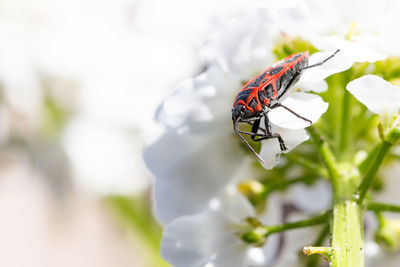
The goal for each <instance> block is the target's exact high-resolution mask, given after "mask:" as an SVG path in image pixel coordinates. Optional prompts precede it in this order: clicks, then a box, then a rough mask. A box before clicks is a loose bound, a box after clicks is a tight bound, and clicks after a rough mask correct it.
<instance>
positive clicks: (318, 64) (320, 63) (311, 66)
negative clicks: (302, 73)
mask: <svg viewBox="0 0 400 267" xmlns="http://www.w3.org/2000/svg"><path fill="white" fill-rule="evenodd" d="M339 51H340V49H338V50H336V51H335V53H333V54H332V55H330V56H329V57H327V58H325V59H324V60H322V61H321V62H318V63H315V64H312V65H310V66H307V67H304V68H303V69H304V70H305V69H310V68H314V67H316V66H321V65H322V64H324V63H325V62H327V61H328V60H329V59H331V58H333V57H334V56H335V55H336V54H337V53H338V52H339Z"/></svg>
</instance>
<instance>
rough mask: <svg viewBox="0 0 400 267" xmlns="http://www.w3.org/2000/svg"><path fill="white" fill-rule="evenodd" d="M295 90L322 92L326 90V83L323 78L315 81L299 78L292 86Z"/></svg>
mask: <svg viewBox="0 0 400 267" xmlns="http://www.w3.org/2000/svg"><path fill="white" fill-rule="evenodd" d="M294 88H296V89H295V91H300V92H301V91H303V92H308V91H312V92H315V93H322V92H325V91H326V90H328V84H327V83H326V81H325V80H321V81H317V82H306V81H303V80H302V79H300V81H299V82H298V83H297V84H296V85H295V86H294Z"/></svg>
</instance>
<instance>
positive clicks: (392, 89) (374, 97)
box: [346, 75, 400, 118]
mask: <svg viewBox="0 0 400 267" xmlns="http://www.w3.org/2000/svg"><path fill="white" fill-rule="evenodd" d="M346 88H347V90H349V92H350V93H351V94H352V95H353V96H354V97H355V98H357V100H358V101H360V102H361V103H363V104H364V105H365V106H367V108H368V109H369V110H371V111H372V112H374V113H376V114H379V115H380V116H381V117H383V118H384V117H386V116H388V115H389V116H390V115H394V114H395V113H397V112H398V111H399V109H400V87H399V86H395V85H393V84H391V83H390V82H388V81H386V80H384V79H382V78H381V77H379V76H376V75H365V76H363V77H361V78H358V79H355V80H354V81H351V82H350V83H349V84H347V86H346Z"/></svg>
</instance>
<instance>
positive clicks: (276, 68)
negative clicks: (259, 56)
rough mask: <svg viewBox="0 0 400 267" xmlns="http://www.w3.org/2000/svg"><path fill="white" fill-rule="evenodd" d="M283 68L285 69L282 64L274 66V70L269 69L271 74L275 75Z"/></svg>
mask: <svg viewBox="0 0 400 267" xmlns="http://www.w3.org/2000/svg"><path fill="white" fill-rule="evenodd" d="M281 70H283V67H282V66H277V67H275V68H273V69H272V70H270V71H269V74H270V75H275V74H278V73H279V72H281Z"/></svg>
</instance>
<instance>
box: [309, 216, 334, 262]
mask: <svg viewBox="0 0 400 267" xmlns="http://www.w3.org/2000/svg"><path fill="white" fill-rule="evenodd" d="M328 235H329V224H327V225H325V226H324V227H323V228H322V230H321V232H320V233H319V235H318V236H317V240H315V242H314V246H315V247H317V246H322V245H323V243H324V240H325V238H326V237H327V236H328ZM319 258H320V257H319V256H318V254H316V255H313V256H311V257H310V258H309V259H308V261H307V267H316V266H317V265H318V262H319Z"/></svg>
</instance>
